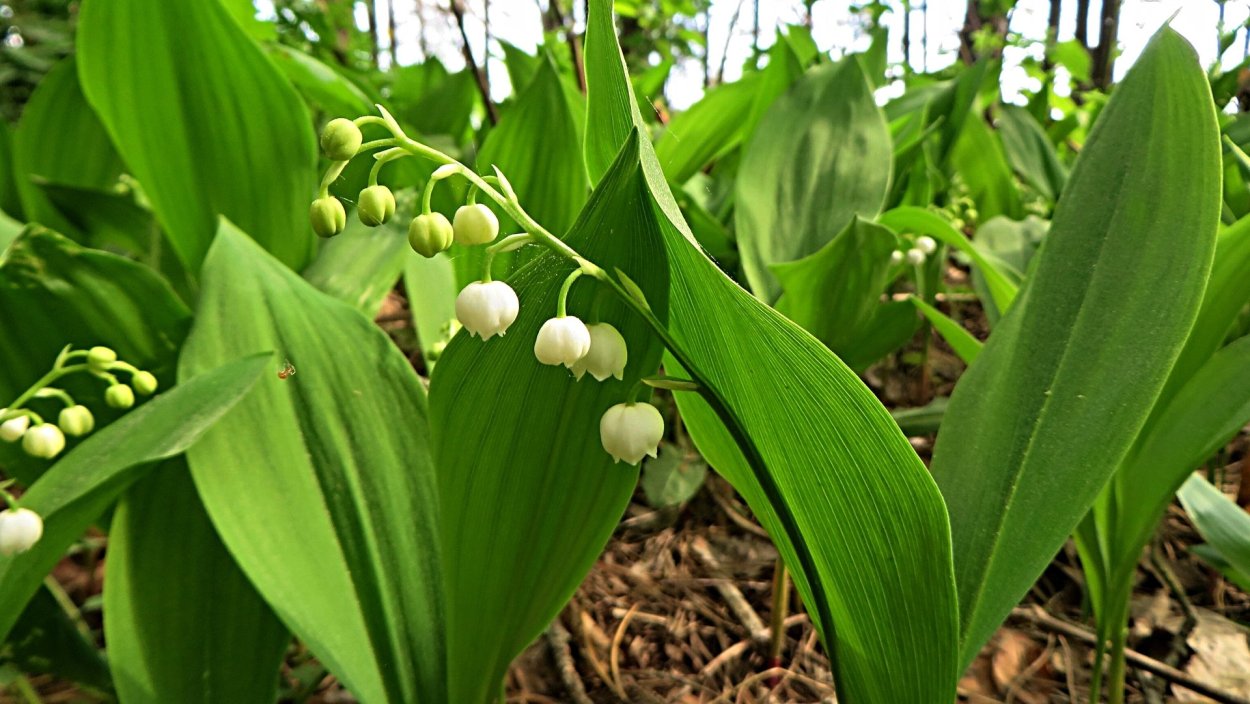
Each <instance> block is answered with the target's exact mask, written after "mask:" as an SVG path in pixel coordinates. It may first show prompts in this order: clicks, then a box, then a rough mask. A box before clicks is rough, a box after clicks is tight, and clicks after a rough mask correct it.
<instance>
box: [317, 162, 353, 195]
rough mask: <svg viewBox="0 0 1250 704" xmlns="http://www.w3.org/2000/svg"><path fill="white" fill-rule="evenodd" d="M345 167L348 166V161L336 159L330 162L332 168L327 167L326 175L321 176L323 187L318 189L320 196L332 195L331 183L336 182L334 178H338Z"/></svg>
mask: <svg viewBox="0 0 1250 704" xmlns="http://www.w3.org/2000/svg"><path fill="white" fill-rule="evenodd" d="M345 168H347V162H346V161H336V162H334V163H333V164H330V168H328V169H326V175H325V176H322V177H321V187H320V188H319V189H318V190H317V194H318V196H320V197H321V198H325V197H326V196H328V195H330V184H332V183H334V179H336V178H338V177H339V174H341V173H343V169H345Z"/></svg>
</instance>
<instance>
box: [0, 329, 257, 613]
mask: <svg viewBox="0 0 1250 704" xmlns="http://www.w3.org/2000/svg"><path fill="white" fill-rule="evenodd" d="M271 356H272V355H271V354H269V353H266V354H257V355H253V356H251V357H248V358H246V359H239V360H233V361H231V362H229V363H227V364H223V365H221V366H220V367H219V368H216V369H213V370H211V371H209V372H206V373H204V374H201V375H199V376H197V377H195V378H193V379H188V380H187V381H185V382H184V383H182V384H179V385H178V386H177V387H175V388H174V389H171V390H170V391H167V392H165V393H163V394H160V395H159V396H157V397H156V398H153V399H152V400H151V401H149V402H147V403H144V404H143V405H141V406H139V407H138V408H135V409H134V410H132V411H130V412H129V413H127V414H126V415H125V416H124V417H123V418H122V419H121V420H119V421H117V422H116V423H113V424H112V425H110V426H109V427H107V428H104V429H103V430H99V431H97V432H95V433H93V434H92V435H90V436H88V438H87V439H86V440H84V441H83V443H82V444H81V445H79V446H78V447H76V448H74V449H73V451H71V452H70V453H69V454H67V455H65V457H64V458H62V459H61V460H60V461H59V462H57V463H56V464H55V465H53V466H52V469H50V470H48V473H47V474H45V475H44V476H43V477H42V478H40V479H39V481H37V482H35V483H34V484H33V485H31V486H30V488H29V489H28V490H27V491H26V493H25V494H23V495H22V502H21V505H22V506H24V507H25V508H29V509H31V510H32V511H34V512H36V513H38V514H39V515H40V516H42V517H43V522H44V528H43V537H42V538H40V540H39V542H38V543H36V544H35V546H34V547H33V548H31V549H30V550H29V551H27V552H24V553H21V554H20V555H15V556H13V557H11V558H6V559H4V560H0V638H3V636H4V635H6V634H8V632H9V629H11V628H12V627H13V623H14V622H15V621H16V620H17V617H18V615H19V614H20V613H21V611H22V607H23V606H24V605H25V604H26V602H27V601H28V600H29V599H30V597H31V595H32V594H34V593H35V591H36V590H37V589H38V588H39V584H40V583H41V582H42V581H43V578H44V575H46V574H48V572H49V571H51V569H52V567H53V565H55V564H56V563H57V561H58V560H60V559H61V556H62V555H63V554H64V553H65V549H66V548H67V547H69V545H70V543H72V542H74V541H75V540H77V539H78V538H79V536H81V535H82V534H83V532H84V531H86V530H87V527H88V526H90V525H91V523H92V522H93V521H95V520H96V519H98V518H99V517H100V514H101V513H103V512H104V510H105V508H107V507H108V506H109V505H110V504H112V503H113V501H114V500H115V499H116V498H117V496H118V495H119V494H120V493H121V492H122V491H123V490H125V488H126V487H127V486H129V485H130V483H131V482H133V481H134V480H136V479H138V478H139V477H140V476H142V475H143V473H144V472H146V471H147V470H149V469H151V465H150V464H149V463H151V462H155V461H157V460H161V459H165V458H167V457H172V456H174V455H177V454H179V453H181V452H183V451H184V450H186V449H187V448H188V447H190V446H191V445H193V444H194V443H195V442H196V441H197V440H199V438H200V436H201V435H202V434H203V433H204V431H205V430H207V429H208V428H209V427H210V426H212V425H213V423H215V422H217V419H219V418H221V416H222V415H223V414H224V413H225V412H226V411H227V410H229V409H230V407H231V406H233V405H234V404H236V403H238V401H239V399H241V398H243V397H244V396H245V395H246V394H247V392H248V391H249V390H251V388H252V386H253V384H254V383H255V382H256V379H257V378H258V376H259V375H260V373H261V371H262V370H263V369H264V368H265V367H266V366H267V365H268V364H270V361H269V360H270V357H271Z"/></svg>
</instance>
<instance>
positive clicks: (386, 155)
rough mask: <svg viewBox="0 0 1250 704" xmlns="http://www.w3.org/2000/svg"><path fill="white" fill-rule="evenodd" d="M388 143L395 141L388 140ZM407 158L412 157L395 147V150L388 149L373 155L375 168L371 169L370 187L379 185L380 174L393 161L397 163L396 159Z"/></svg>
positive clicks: (400, 148)
mask: <svg viewBox="0 0 1250 704" xmlns="http://www.w3.org/2000/svg"><path fill="white" fill-rule="evenodd" d="M387 141H391V142H393V141H394V140H387ZM406 156H410V155H409V154H408V152H407V151H405V150H404V149H403V148H402V147H395V148H394V149H387V150H386V151H384V152H379V153H377V154H374V155H373V159H374V161H373V168H372V169H369V185H370V186H376V185H378V174H380V173H381V172H382V167H383V166H386V165H387V164H389V163H391V162H392V161H395V160H396V159H403V158H404V157H406Z"/></svg>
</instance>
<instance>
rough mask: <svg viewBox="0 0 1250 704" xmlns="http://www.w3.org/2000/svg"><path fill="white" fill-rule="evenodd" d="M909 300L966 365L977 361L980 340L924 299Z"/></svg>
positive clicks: (910, 297)
mask: <svg viewBox="0 0 1250 704" xmlns="http://www.w3.org/2000/svg"><path fill="white" fill-rule="evenodd" d="M907 300H909V301H911V303H912V305H914V306H916V310H918V311H920V313H921V315H923V316H924V317H925V318H927V319H928V321H929V322H930V323H933V328H934V329H935V330H937V331H938V334H939V335H941V336H942V339H943V340H946V344H948V345H950V346H951V349H952V350H954V351H955V354H957V355H959V358H960V359H962V360H963V361H964V364H972V363H973V362H974V361H976V358H977V355H979V354H980V353H981V347H982V344H981V341H980V340H978V339H977V338H975V337H973V336H972V333H970V332H968V331H967V330H965V329H964V327H963V326H962V325H960V324H959V323H957V322H955V321H954V320H951V319H950V318H948V317H947V316H946V314H945V313H943V312H942V311H940V310H938V309H937V308H934V307H933V306H931V305H929V304H928V303H925V302H924V299H922V298H919V297H917V296H909V297H908V298H907ZM896 419H897V416H896Z"/></svg>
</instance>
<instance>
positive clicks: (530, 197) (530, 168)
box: [477, 60, 590, 234]
mask: <svg viewBox="0 0 1250 704" xmlns="http://www.w3.org/2000/svg"><path fill="white" fill-rule="evenodd" d="M578 123H579V120H578V118H577V117H576V116H575V115H574V113H573V105H572V104H571V103H570V101H569V97H568V95H567V94H566V92H565V88H564V85H563V83H562V82H561V80H560V76H559V74H557V73H556V69H555V66H554V65H553V64H552V63H551V61H550V60H545V61H543V62H542V65H541V66H539V68H538V72H537V73H536V74H535V75H534V80H533V81H531V82H530V84H529V85H528V86H526V88H525V90H524V91H523V92H522V93H521V95H520V97H519V98H518V99H517V103H516V105H514V106H513V107H512V109H511V110H509V111H508V112H507V114H506V115H504V117H503V119H501V120H500V121H499V124H498V125H496V126H495V128H494V129H493V130H491V133H490V136H488V137H487V138H486V142H485V144H483V145H482V151H481V152H480V153H479V154H478V158H477V161H478V166H479V170H480V171H481V172H482V173H491V168H492V167H494V166H497V167H499V169H500V170H502V171H503V172H504V175H505V176H507V177H508V181H509V182H510V183H511V184H512V187H513V188H514V189H516V192H517V195H518V196H520V198H521V202H522V203H525V207H526V210H528V211H529V213H530V215H532V216H534V218H536V219H537V220H538V221H539V222H541V223H543V225H544V226H545V227H547V229H549V230H551V231H552V232H555V233H557V234H563V233H564V232H565V231H566V230H568V228H569V227H570V226H571V225H572V224H573V220H574V219H576V218H577V213H578V211H580V210H581V209H582V205H583V204H584V203H585V202H586V196H587V194H588V192H589V187H590V184H589V183H588V181H587V178H586V167H585V163H584V162H583V161H582V154H581V149H580V148H579V145H580V144H581V142H582V135H581V127H580V125H579V124H578Z"/></svg>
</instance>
